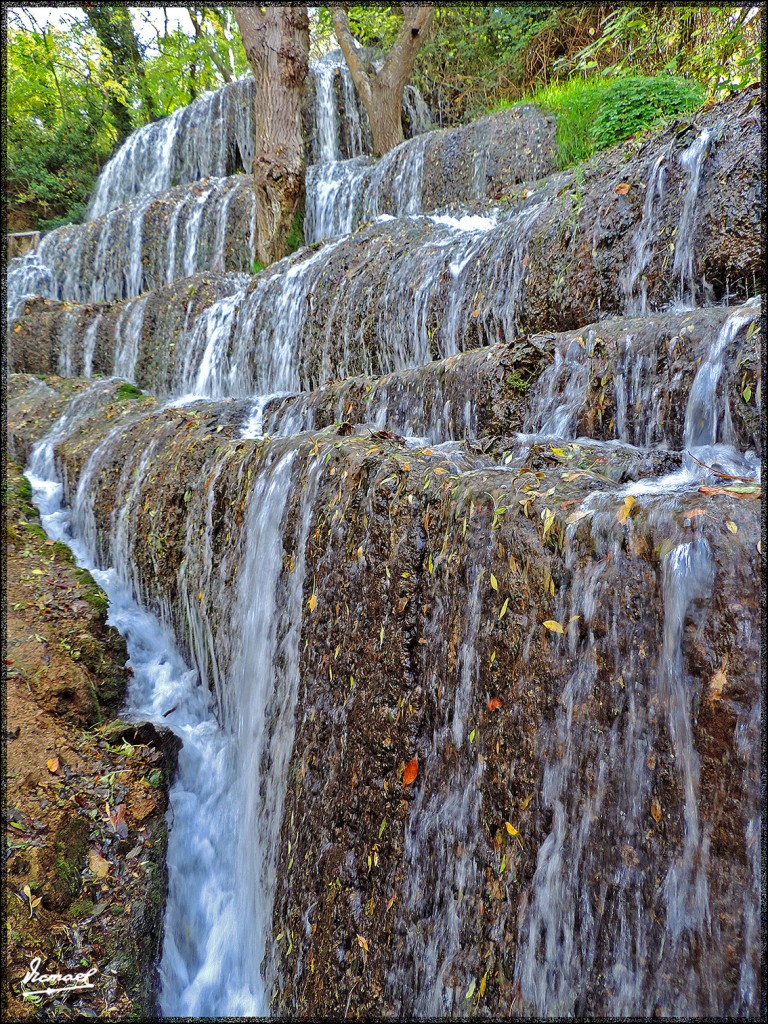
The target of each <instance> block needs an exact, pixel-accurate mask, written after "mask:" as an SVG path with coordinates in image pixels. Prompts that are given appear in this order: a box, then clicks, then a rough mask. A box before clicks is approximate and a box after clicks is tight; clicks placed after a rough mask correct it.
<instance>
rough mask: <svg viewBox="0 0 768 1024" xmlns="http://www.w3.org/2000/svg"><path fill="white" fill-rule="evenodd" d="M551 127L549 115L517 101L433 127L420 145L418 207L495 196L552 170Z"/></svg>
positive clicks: (554, 162)
mask: <svg viewBox="0 0 768 1024" xmlns="http://www.w3.org/2000/svg"><path fill="white" fill-rule="evenodd" d="M555 127H556V126H555V120H554V118H553V117H552V116H551V115H549V114H545V113H543V112H542V111H541V110H539V109H538V108H536V107H532V106H528V105H519V106H515V107H510V108H509V109H508V110H502V111H500V112H499V113H497V114H489V115H487V116H486V117H480V118H478V119H477V120H475V121H473V122H472V123H471V124H469V125H467V126H466V127H463V128H447V129H444V130H443V131H437V132H432V133H431V134H430V135H429V137H428V138H427V139H426V141H425V147H424V170H423V172H422V181H423V185H422V193H421V209H422V210H425V211H426V210H436V209H439V208H440V207H443V206H448V205H450V204H451V203H457V202H461V203H463V202H466V201H467V200H468V199H491V200H493V199H497V198H499V197H500V196H502V195H505V194H506V193H507V191H508V190H509V189H510V188H511V187H512V186H514V185H519V184H520V183H522V182H525V181H534V180H536V179H539V178H544V177H546V176H547V175H548V174H551V173H553V172H554V171H555V170H556V167H557V151H556V145H555ZM411 145H413V144H411Z"/></svg>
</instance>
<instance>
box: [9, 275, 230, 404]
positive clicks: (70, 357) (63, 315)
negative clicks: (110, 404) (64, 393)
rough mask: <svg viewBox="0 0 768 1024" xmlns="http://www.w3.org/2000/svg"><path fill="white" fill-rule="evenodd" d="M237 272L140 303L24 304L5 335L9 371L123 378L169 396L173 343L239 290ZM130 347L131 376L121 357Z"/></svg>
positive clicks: (183, 284) (196, 279)
mask: <svg viewBox="0 0 768 1024" xmlns="http://www.w3.org/2000/svg"><path fill="white" fill-rule="evenodd" d="M243 281H244V279H243V277H242V276H241V275H236V274H230V275H227V274H221V275H216V274H196V275H193V276H192V277H189V278H185V279H184V280H183V281H177V282H175V283H174V284H171V285H168V286H167V287H165V288H160V289H158V290H157V291H155V292H152V293H150V294H149V295H147V296H142V297H141V298H140V299H138V300H130V299H129V300H127V301H126V302H119V303H110V304H105V305H99V304H96V303H91V304H88V305H84V306H73V305H71V304H69V303H66V302H57V301H53V300H50V299H40V298H35V299H30V300H29V301H28V302H27V303H26V304H25V310H26V312H25V314H24V316H23V317H21V319H20V320H19V321H18V323H16V324H15V325H14V330H13V331H12V332H11V333H10V335H9V346H8V350H9V362H10V364H11V366H12V367H13V368H14V370H22V369H24V370H26V369H27V368H29V370H30V371H31V372H33V373H42V374H50V373H56V372H59V373H66V374H68V375H74V374H82V373H84V372H86V371H87V372H88V373H89V374H92V375H98V374H101V375H104V376H109V375H112V374H113V373H121V374H122V375H123V376H126V375H127V376H129V377H131V378H135V379H136V380H138V381H141V382H142V384H144V385H145V386H147V387H151V388H152V390H154V391H156V392H157V393H158V394H167V393H168V392H169V391H170V390H171V388H172V383H173V381H174V379H175V376H174V374H175V366H176V359H175V348H176V342H177V339H178V338H179V337H180V336H183V334H184V332H185V330H189V329H190V328H191V327H192V325H194V323H195V320H196V319H197V317H198V316H199V315H200V314H201V313H202V312H203V311H204V310H206V309H208V308H209V306H211V305H212V304H213V303H214V302H217V301H218V300H219V299H222V298H225V297H227V296H230V295H232V294H233V293H234V292H235V291H237V289H238V288H241V287H242V285H243ZM131 343H133V346H134V351H133V358H132V359H130V360H129V362H130V363H132V368H131V369H130V372H128V373H126V371H127V369H128V367H127V365H126V363H125V360H123V365H122V366H121V365H120V354H121V352H123V351H124V350H125V349H126V348H127V347H128V348H129V347H130V346H131Z"/></svg>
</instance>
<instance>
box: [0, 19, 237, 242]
mask: <svg viewBox="0 0 768 1024" xmlns="http://www.w3.org/2000/svg"><path fill="white" fill-rule="evenodd" d="M107 8H109V10H108V11H107ZM128 10H129V9H128V8H121V7H120V6H119V5H116V4H115V5H107V4H99V5H92V9H91V10H89V12H88V18H89V20H90V22H91V24H89V23H88V22H86V21H85V20H78V19H75V18H70V23H69V26H68V28H66V29H65V28H53V27H50V26H46V25H45V24H44V23H43V22H42V19H41V18H40V17H39V15H38V16H37V20H36V11H35V10H34V9H28V8H17V9H14V10H12V11H11V12H10V15H9V24H8V35H7V47H6V53H7V60H8V66H7V70H8V74H7V76H6V90H7V91H6V95H7V121H6V125H5V139H6V146H7V149H6V152H7V168H6V204H7V210H8V229H9V230H11V231H24V230H30V229H41V230H47V229H50V228H53V227H57V226H58V225H59V224H63V223H69V222H73V221H75V222H76V221H79V220H81V219H82V218H83V217H84V215H85V211H86V209H87V204H88V200H89V198H90V194H91V192H92V190H93V185H94V182H95V179H96V176H97V175H98V172H99V169H100V168H101V166H102V165H103V164H104V162H105V161H106V160H107V159H108V158H109V156H110V155H111V153H112V152H113V150H114V148H115V146H116V145H117V144H118V142H119V141H120V139H121V138H122V137H123V136H124V135H125V134H126V133H127V132H128V131H131V130H132V129H133V128H136V127H138V126H139V125H141V124H143V123H145V122H146V121H147V119H149V118H150V117H161V116H164V115H166V114H170V113H172V112H173V111H174V110H176V109H177V108H178V107H180V106H183V105H184V104H185V103H188V102H190V100H192V99H194V98H196V97H197V96H198V95H200V93H202V92H203V91H205V90H208V89H215V88H217V87H219V86H220V85H222V84H223V82H224V81H225V79H228V78H235V77H237V76H238V75H240V74H242V73H243V72H244V71H245V70H246V68H247V62H246V59H245V53H244V51H243V46H242V43H241V41H240V37H239V35H238V33H237V31H236V30H235V29H234V21H233V16H232V14H231V11H230V10H229V8H223V7H221V8H219V7H198V8H188V11H189V14H190V17H191V18H194V25H195V34H194V35H192V34H186V33H185V32H184V31H183V30H182V29H181V28H179V27H174V28H172V27H171V26H170V25H169V24H168V23H166V25H165V29H163V28H161V27H158V25H157V22H155V23H154V27H155V32H156V36H157V38H156V40H155V41H154V42H153V43H152V44H150V45H149V46H146V45H138V46H137V45H136V37H135V33H134V28H133V26H132V25H131V23H130V19H128V18H127V12H128ZM130 10H131V11H132V13H133V16H134V18H138V17H140V16H144V15H141V9H137V8H131V9H130ZM94 21H95V22H96V23H98V25H99V33H97V32H96V30H95V28H94V27H93V24H92V23H93V22H94ZM106 42H108V43H109V47H108V46H107V45H106ZM110 47H111V50H110Z"/></svg>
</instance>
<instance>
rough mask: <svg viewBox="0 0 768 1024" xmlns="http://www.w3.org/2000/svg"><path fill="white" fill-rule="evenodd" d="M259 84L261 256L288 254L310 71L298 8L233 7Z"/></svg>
mask: <svg viewBox="0 0 768 1024" xmlns="http://www.w3.org/2000/svg"><path fill="white" fill-rule="evenodd" d="M232 10H233V12H234V15H235V19H236V20H237V24H238V27H239V29H240V34H241V35H242V38H243V45H244V46H245V52H246V55H247V57H248V63H249V64H250V66H251V69H252V71H253V77H254V80H255V84H256V88H255V96H256V100H255V113H256V155H255V157H254V161H253V174H254V178H255V188H256V229H257V235H256V256H257V259H258V260H259V262H260V263H262V264H263V265H264V266H267V265H268V264H269V263H274V261H275V260H279V259H280V258H281V257H283V256H285V254H286V252H287V251H288V236H289V235H290V233H291V228H292V225H293V221H294V218H295V216H296V213H297V211H298V209H299V207H300V205H301V203H302V201H303V198H304V137H303V130H302V129H303V125H302V99H303V95H304V90H305V88H306V83H307V76H308V73H309V17H308V15H307V8H306V7H305V6H304V5H301V6H296V7H287V6H283V7H258V6H256V7H233V8H232Z"/></svg>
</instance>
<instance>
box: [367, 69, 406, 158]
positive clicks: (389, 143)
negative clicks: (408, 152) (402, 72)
mask: <svg viewBox="0 0 768 1024" xmlns="http://www.w3.org/2000/svg"><path fill="white" fill-rule="evenodd" d="M404 88H405V79H403V80H402V81H400V82H398V83H397V84H396V85H395V86H394V87H390V86H387V85H382V83H381V82H380V81H379V79H378V76H377V77H376V78H374V80H373V82H372V83H371V94H370V95H371V102H370V105H369V106H366V110H367V112H368V120H369V121H370V123H371V136H372V137H373V152H374V154H375V155H376V156H383V155H384V154H385V153H388V152H389V151H390V149H394V148H395V146H397V145H399V143H401V142H403V141H404V139H405V135H404V134H403V90H404Z"/></svg>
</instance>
